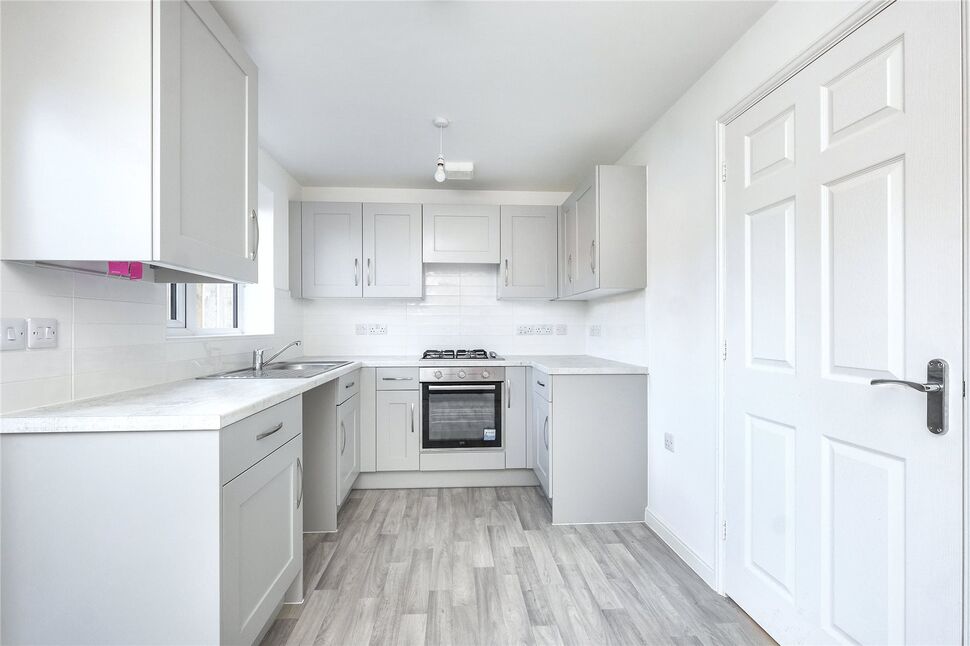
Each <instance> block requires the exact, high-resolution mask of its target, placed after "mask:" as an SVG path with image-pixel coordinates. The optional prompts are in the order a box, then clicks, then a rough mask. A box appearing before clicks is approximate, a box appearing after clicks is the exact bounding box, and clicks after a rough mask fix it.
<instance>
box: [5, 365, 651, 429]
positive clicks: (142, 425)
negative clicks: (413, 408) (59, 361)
mask: <svg viewBox="0 0 970 646" xmlns="http://www.w3.org/2000/svg"><path fill="white" fill-rule="evenodd" d="M311 358H314V357H303V359H311ZM315 358H318V359H323V358H326V359H340V360H346V361H350V363H349V364H348V365H346V366H342V367H340V368H337V369H335V370H331V371H330V372H327V373H324V374H322V375H318V376H316V377H307V378H295V379H186V380H183V381H175V382H171V383H167V384H159V385H156V386H149V387H147V388H139V389H137V390H128V391H125V392H120V393H115V394H113V395H106V396H103V397H95V398H92V399H82V400H78V401H71V402H65V403H63V404H55V405H53V406H44V407H41V408H34V409H30V410H25V411H18V412H14V413H8V414H6V415H3V416H2V417H0V433H4V434H8V433H84V432H110V431H191V430H218V429H220V428H223V427H225V426H228V425H230V424H232V423H233V422H238V421H239V420H241V419H243V418H245V417H249V416H250V415H253V414H254V413H258V412H259V411H261V410H264V409H266V408H269V407H270V406H273V405H275V404H278V403H280V402H282V401H285V400H287V399H289V398H291V397H295V396H296V395H299V394H302V393H304V392H306V391H308V390H310V389H312V388H316V387H317V386H321V385H323V384H325V383H327V382H330V381H333V380H334V379H338V378H340V377H342V376H343V375H345V374H347V373H349V372H353V371H354V370H357V369H358V368H360V367H362V366H366V367H376V368H385V367H411V366H413V367H435V366H448V365H451V366H454V365H457V363H456V362H455V361H453V360H451V361H419V360H417V359H416V358H414V357H395V356H370V357H315ZM289 360H290V361H295V360H297V359H289ZM468 363H469V364H471V365H476V366H477V365H481V366H526V367H532V368H536V369H538V370H541V371H543V372H545V373H547V374H550V375H631V374H638V375H645V374H647V369H646V368H645V367H643V366H635V365H632V364H626V363H620V362H617V361H610V360H608V359H600V358H598V357H590V356H585V355H562V356H560V355H548V356H547V355H534V356H514V357H505V358H504V359H503V360H494V361H491V360H489V361H474V362H472V361H469V362H468Z"/></svg>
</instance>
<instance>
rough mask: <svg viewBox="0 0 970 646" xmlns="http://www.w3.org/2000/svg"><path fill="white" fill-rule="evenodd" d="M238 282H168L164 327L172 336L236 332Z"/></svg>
mask: <svg viewBox="0 0 970 646" xmlns="http://www.w3.org/2000/svg"><path fill="white" fill-rule="evenodd" d="M239 296H240V289H239V285H234V284H228V283H205V284H202V283H200V284H184V283H171V284H170V285H169V289H168V327H169V333H170V334H172V335H179V334H185V335H192V336H195V335H202V334H238V333H239V332H240V329H239V301H240V298H239Z"/></svg>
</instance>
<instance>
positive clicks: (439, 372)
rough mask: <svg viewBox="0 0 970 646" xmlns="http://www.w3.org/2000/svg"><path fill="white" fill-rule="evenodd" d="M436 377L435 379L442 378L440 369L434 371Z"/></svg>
mask: <svg viewBox="0 0 970 646" xmlns="http://www.w3.org/2000/svg"><path fill="white" fill-rule="evenodd" d="M434 378H435V379H441V371H440V370H435V371H434Z"/></svg>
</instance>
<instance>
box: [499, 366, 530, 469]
mask: <svg viewBox="0 0 970 646" xmlns="http://www.w3.org/2000/svg"><path fill="white" fill-rule="evenodd" d="M527 371H528V369H527V368H524V367H513V366H509V367H507V368H506V369H505V402H504V403H505V429H504V433H505V468H506V469H525V468H527V467H528V453H529V452H528V448H527V445H526V442H527V441H528V439H527V435H528V433H527V430H528V423H527V419H528V417H529V414H530V412H531V411H530V409H529V403H528V401H527V398H526V392H527V391H528V384H527V383H526V372H527Z"/></svg>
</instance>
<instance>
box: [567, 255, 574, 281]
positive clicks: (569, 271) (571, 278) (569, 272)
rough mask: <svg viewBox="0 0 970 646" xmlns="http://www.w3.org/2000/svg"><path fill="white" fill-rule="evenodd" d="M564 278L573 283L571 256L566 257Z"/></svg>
mask: <svg viewBox="0 0 970 646" xmlns="http://www.w3.org/2000/svg"><path fill="white" fill-rule="evenodd" d="M566 278H567V279H568V280H569V282H573V254H569V255H568V256H566Z"/></svg>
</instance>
